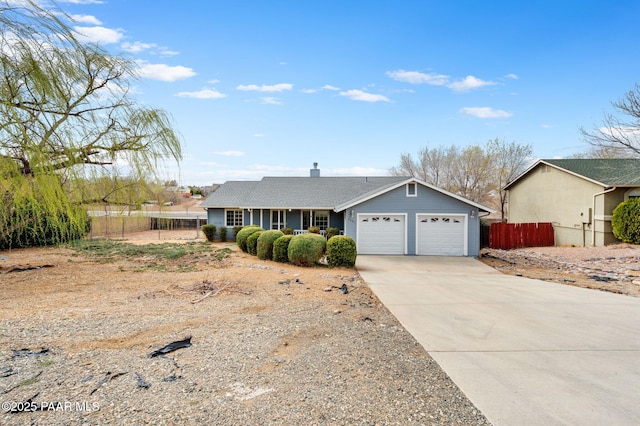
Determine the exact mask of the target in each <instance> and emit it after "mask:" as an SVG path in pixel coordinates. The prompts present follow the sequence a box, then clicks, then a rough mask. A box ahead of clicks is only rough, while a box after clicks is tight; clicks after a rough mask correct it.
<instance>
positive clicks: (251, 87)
mask: <svg viewBox="0 0 640 426" xmlns="http://www.w3.org/2000/svg"><path fill="white" fill-rule="evenodd" d="M236 89H237V90H242V91H245V92H249V91H255V92H283V91H285V90H291V89H293V84H289V83H279V84H272V85H268V84H263V85H262V86H258V85H257V84H246V85H245V84H241V85H239V86H238V87H236Z"/></svg>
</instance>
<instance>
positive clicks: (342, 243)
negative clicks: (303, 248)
mask: <svg viewBox="0 0 640 426" xmlns="http://www.w3.org/2000/svg"><path fill="white" fill-rule="evenodd" d="M357 256H358V252H357V250H356V242H355V241H354V240H353V238H351V237H348V236H346V235H336V236H335V237H333V238H330V239H329V241H327V263H328V264H329V266H331V267H335V266H346V267H347V268H353V267H354V266H355V264H356V257H357Z"/></svg>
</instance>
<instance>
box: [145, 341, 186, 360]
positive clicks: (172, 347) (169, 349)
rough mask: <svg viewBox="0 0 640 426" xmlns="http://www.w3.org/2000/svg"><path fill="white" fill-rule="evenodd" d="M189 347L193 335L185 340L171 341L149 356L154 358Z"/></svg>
mask: <svg viewBox="0 0 640 426" xmlns="http://www.w3.org/2000/svg"><path fill="white" fill-rule="evenodd" d="M189 347H191V336H189V337H187V338H185V339H183V340H177V341H175V342H171V343H169V344H168V345H166V346H164V347H162V348H160V349H157V350H155V351H153V352H151V353H150V354H149V358H153V357H156V356H159V355H166V354H168V353H169V352H173V351H175V350H178V349H182V348H189Z"/></svg>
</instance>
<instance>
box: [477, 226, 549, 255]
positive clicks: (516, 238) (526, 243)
mask: <svg viewBox="0 0 640 426" xmlns="http://www.w3.org/2000/svg"><path fill="white" fill-rule="evenodd" d="M553 245H554V239H553V225H551V223H546V222H541V223H492V224H491V230H490V231H489V247H490V248H494V249H502V250H509V249H514V248H521V247H544V246H553Z"/></svg>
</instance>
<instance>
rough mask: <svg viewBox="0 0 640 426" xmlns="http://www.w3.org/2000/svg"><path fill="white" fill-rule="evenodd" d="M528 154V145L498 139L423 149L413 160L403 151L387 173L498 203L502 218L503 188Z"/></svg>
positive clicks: (523, 165)
mask: <svg viewBox="0 0 640 426" xmlns="http://www.w3.org/2000/svg"><path fill="white" fill-rule="evenodd" d="M531 153H532V148H531V145H521V144H518V143H516V142H509V143H508V142H505V141H502V140H500V139H497V138H496V139H495V140H491V141H488V142H487V144H486V145H485V146H480V145H470V146H468V147H465V148H459V147H457V146H454V145H452V146H449V147H446V146H439V147H435V148H423V149H421V150H420V152H419V153H418V156H417V158H416V159H414V158H413V156H412V155H411V154H409V153H404V154H402V155H401V156H400V164H399V165H398V166H395V167H392V168H391V169H390V170H389V173H390V174H392V175H395V176H413V177H417V178H420V179H422V180H424V181H425V182H427V183H429V184H432V185H435V186H438V187H440V188H442V189H445V190H447V191H449V192H452V193H454V194H458V195H461V196H463V197H465V198H468V199H469V200H472V201H476V202H479V203H483V204H486V205H499V206H500V210H501V213H502V219H503V220H504V218H505V204H506V202H507V200H506V192H505V191H504V190H503V188H504V186H505V185H506V184H507V183H509V182H510V181H511V180H513V179H514V178H515V177H517V176H518V175H519V174H520V173H521V172H523V171H524V169H525V168H526V166H527V165H528V164H529V162H530V160H531ZM496 194H497V199H496Z"/></svg>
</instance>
